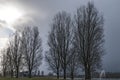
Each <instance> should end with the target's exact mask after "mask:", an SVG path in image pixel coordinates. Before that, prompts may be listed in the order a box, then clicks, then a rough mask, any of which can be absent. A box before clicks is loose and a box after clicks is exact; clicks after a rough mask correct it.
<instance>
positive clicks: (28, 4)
mask: <svg viewBox="0 0 120 80" xmlns="http://www.w3.org/2000/svg"><path fill="white" fill-rule="evenodd" d="M88 1H90V0H0V12H4V13H3V14H1V13H0V47H4V44H5V43H6V42H7V38H8V37H9V35H10V34H11V33H13V32H14V30H15V29H17V28H18V29H19V28H21V27H22V26H25V25H34V26H38V27H39V30H40V35H41V37H42V40H43V48H44V51H45V50H46V49H47V35H48V31H49V29H50V23H51V22H52V18H53V16H54V15H55V14H56V13H57V12H59V11H67V12H69V13H71V15H73V14H74V13H75V12H76V9H77V8H78V7H80V6H82V5H86V4H87V2H88ZM91 1H93V2H94V4H95V6H96V7H97V9H98V10H99V11H100V13H101V14H103V15H104V19H105V25H104V30H105V49H106V55H105V56H104V58H103V69H104V70H105V71H112V72H118V71H119V72H120V63H119V61H120V42H119V41H120V16H119V15H120V9H119V8H120V0H91ZM9 8H11V9H10V11H9V12H7V11H6V12H5V10H9ZM11 10H13V11H11ZM13 12H14V13H16V15H13V14H12V13H13ZM18 13H19V14H18ZM1 15H2V16H1ZM4 16H8V17H4ZM9 16H12V17H14V18H12V19H11V17H9ZM43 67H44V68H43ZM41 68H42V69H43V70H44V71H45V72H47V68H46V64H45V63H43V64H42V66H41Z"/></svg>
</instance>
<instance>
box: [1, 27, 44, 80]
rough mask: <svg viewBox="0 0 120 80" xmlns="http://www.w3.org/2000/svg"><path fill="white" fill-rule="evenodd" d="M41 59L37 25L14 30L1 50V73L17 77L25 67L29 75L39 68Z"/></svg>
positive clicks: (40, 44)
mask: <svg viewBox="0 0 120 80" xmlns="http://www.w3.org/2000/svg"><path fill="white" fill-rule="evenodd" d="M41 61H42V42H41V38H40V35H39V31H38V27H24V29H23V30H20V31H16V32H15V33H14V34H13V35H12V36H11V37H10V39H9V42H8V45H7V47H6V48H5V49H4V50H2V60H1V63H2V71H3V75H4V76H6V75H7V74H10V75H11V77H13V76H16V78H18V77H19V72H20V71H23V70H24V69H26V70H27V71H28V72H29V77H31V76H32V74H31V73H32V72H33V71H34V70H36V69H38V68H39V65H40V64H41Z"/></svg>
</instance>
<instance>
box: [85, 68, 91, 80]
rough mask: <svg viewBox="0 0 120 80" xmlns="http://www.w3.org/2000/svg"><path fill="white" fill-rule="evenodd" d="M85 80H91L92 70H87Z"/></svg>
mask: <svg viewBox="0 0 120 80" xmlns="http://www.w3.org/2000/svg"><path fill="white" fill-rule="evenodd" d="M85 80H91V72H90V68H85Z"/></svg>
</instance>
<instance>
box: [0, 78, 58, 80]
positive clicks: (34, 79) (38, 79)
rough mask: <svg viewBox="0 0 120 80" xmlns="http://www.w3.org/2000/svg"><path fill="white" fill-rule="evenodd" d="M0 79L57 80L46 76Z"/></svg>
mask: <svg viewBox="0 0 120 80" xmlns="http://www.w3.org/2000/svg"><path fill="white" fill-rule="evenodd" d="M0 80H57V79H55V78H48V77H44V78H38V77H37V78H18V79H17V78H0Z"/></svg>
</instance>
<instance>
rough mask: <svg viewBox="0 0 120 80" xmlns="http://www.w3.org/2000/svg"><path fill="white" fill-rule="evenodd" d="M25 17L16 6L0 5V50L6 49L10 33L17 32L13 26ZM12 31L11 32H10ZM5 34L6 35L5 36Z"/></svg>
mask: <svg viewBox="0 0 120 80" xmlns="http://www.w3.org/2000/svg"><path fill="white" fill-rule="evenodd" d="M22 17H23V12H22V11H21V10H20V9H18V8H17V7H15V6H10V5H0V30H1V32H3V33H0V36H3V37H0V48H3V47H5V45H6V43H7V42H8V37H4V36H9V35H10V33H9V32H11V31H12V32H11V33H13V32H14V31H15V29H14V27H13V25H14V24H15V23H16V21H18V20H19V19H21V18H22ZM10 30H11V31H10ZM3 34H5V35H3Z"/></svg>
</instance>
